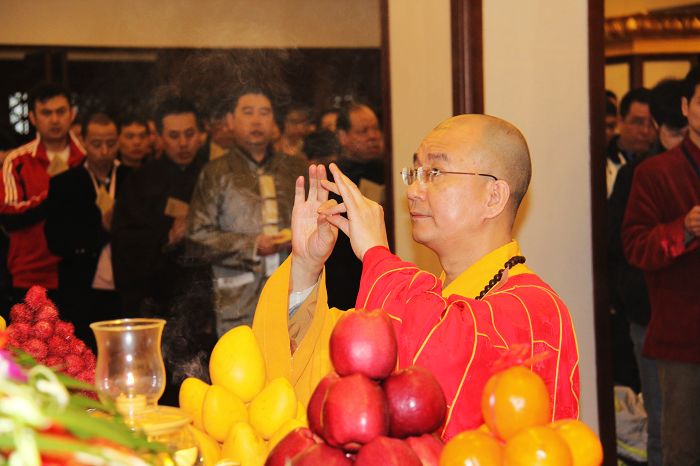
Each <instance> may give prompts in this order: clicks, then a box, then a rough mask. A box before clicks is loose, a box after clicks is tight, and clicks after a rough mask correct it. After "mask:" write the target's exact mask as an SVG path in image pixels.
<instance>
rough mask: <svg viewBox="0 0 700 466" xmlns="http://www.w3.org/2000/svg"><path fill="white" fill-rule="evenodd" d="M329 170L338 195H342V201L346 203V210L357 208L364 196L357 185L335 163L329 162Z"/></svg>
mask: <svg viewBox="0 0 700 466" xmlns="http://www.w3.org/2000/svg"><path fill="white" fill-rule="evenodd" d="M330 170H331V173H332V174H333V180H334V181H335V184H336V186H337V187H338V191H340V196H342V197H343V202H344V203H345V204H346V205H347V208H348V210H350V211H352V210H354V209H356V208H359V207H360V206H361V205H362V203H363V202H364V196H363V195H362V193H361V192H360V189H359V188H358V187H357V185H355V183H353V182H352V180H350V178H348V177H347V176H345V175H344V174H343V172H341V171H340V169H339V168H338V166H337V165H336V164H334V163H332V164H330Z"/></svg>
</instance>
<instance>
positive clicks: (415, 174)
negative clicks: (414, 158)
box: [401, 167, 498, 186]
mask: <svg viewBox="0 0 700 466" xmlns="http://www.w3.org/2000/svg"><path fill="white" fill-rule="evenodd" d="M440 175H473V176H486V177H488V178H493V179H494V181H498V178H496V177H495V176H493V175H489V174H488V173H474V172H448V171H445V170H440V169H437V168H423V167H420V168H402V169H401V179H402V180H403V182H404V184H406V186H410V185H412V184H413V182H414V181H416V180H418V182H419V183H420V184H425V183H432V182H433V180H434V179H435V178H436V177H438V176H440Z"/></svg>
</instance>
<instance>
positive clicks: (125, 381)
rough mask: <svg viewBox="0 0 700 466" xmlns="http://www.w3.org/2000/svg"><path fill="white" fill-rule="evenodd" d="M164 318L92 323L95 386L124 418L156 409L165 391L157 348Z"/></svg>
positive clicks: (101, 395)
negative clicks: (94, 352) (95, 362)
mask: <svg viewBox="0 0 700 466" xmlns="http://www.w3.org/2000/svg"><path fill="white" fill-rule="evenodd" d="M164 326H165V321H164V320H163V319H119V320H107V321H102V322H94V323H92V324H90V328H92V331H93V332H94V333H95V339H96V340H97V365H96V368H95V385H96V386H97V389H98V392H99V396H100V397H101V398H104V397H107V398H109V399H111V400H112V401H114V402H115V403H116V407H117V410H118V411H119V412H120V413H121V414H122V415H124V416H125V417H126V418H131V419H133V418H134V417H135V415H137V414H142V413H144V412H145V411H148V410H152V409H156V407H157V404H158V400H159V399H160V397H161V395H162V394H163V391H164V390H165V365H164V364H163V356H162V354H161V350H160V343H161V336H162V334H163V327H164Z"/></svg>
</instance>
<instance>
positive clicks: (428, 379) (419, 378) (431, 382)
mask: <svg viewBox="0 0 700 466" xmlns="http://www.w3.org/2000/svg"><path fill="white" fill-rule="evenodd" d="M384 393H386V399H387V405H388V407H389V432H390V434H391V436H392V437H398V438H404V437H408V436H411V435H421V434H427V433H431V432H435V430H436V429H437V428H438V427H440V426H441V425H442V423H443V422H444V421H445V412H446V411H447V402H446V401H445V394H444V393H443V391H442V387H440V384H439V383H438V381H437V380H436V379H435V377H434V376H433V374H431V373H430V372H429V371H428V370H426V369H423V368H422V367H418V366H411V367H408V368H406V369H402V370H400V371H398V372H395V373H394V374H392V375H391V376H390V377H389V378H388V379H386V380H385V381H384Z"/></svg>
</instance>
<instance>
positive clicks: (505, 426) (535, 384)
mask: <svg viewBox="0 0 700 466" xmlns="http://www.w3.org/2000/svg"><path fill="white" fill-rule="evenodd" d="M481 413H482V415H483V416H484V422H485V423H486V425H487V426H488V428H489V429H490V430H491V432H493V433H494V434H495V435H496V436H498V437H499V438H501V439H503V440H508V439H510V438H511V437H513V436H514V435H516V434H517V433H518V432H520V431H521V430H523V429H525V428H527V427H532V426H538V425H544V424H547V423H548V422H549V421H551V418H552V403H551V401H550V399H549V391H548V390H547V386H546V385H545V384H544V382H543V381H542V379H541V378H540V376H539V375H537V374H535V373H534V372H532V371H531V370H529V369H527V368H525V367H523V366H513V367H511V368H509V369H506V370H504V371H501V372H498V373H497V374H494V375H493V376H491V378H490V379H489V380H488V382H486V386H485V387H484V391H483V394H482V396H481Z"/></svg>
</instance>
